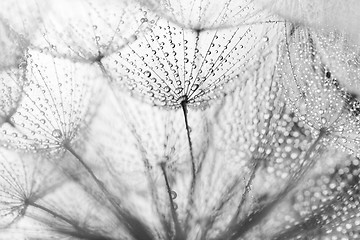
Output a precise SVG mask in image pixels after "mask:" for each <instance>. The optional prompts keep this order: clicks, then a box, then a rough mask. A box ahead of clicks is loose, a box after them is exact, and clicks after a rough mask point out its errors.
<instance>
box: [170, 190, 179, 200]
mask: <svg viewBox="0 0 360 240" xmlns="http://www.w3.org/2000/svg"><path fill="white" fill-rule="evenodd" d="M170 195H171V198H172V199H175V198H176V197H177V193H176V192H175V191H171V192H170Z"/></svg>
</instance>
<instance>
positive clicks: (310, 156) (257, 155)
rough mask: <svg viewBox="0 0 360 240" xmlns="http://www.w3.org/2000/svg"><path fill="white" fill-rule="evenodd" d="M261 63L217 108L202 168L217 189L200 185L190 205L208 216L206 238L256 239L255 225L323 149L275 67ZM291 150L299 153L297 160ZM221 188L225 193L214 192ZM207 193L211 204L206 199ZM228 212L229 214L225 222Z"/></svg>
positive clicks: (268, 213) (286, 193)
mask: <svg viewBox="0 0 360 240" xmlns="http://www.w3.org/2000/svg"><path fill="white" fill-rule="evenodd" d="M274 58H276V56H274ZM273 60H274V59H273ZM261 66H262V67H261V68H259V69H257V71H255V73H254V75H253V76H252V78H250V79H248V80H247V82H246V84H245V85H244V86H242V87H239V88H237V89H236V90H235V91H234V92H233V93H232V94H231V95H230V94H229V95H228V96H227V97H226V98H225V102H224V103H223V104H221V105H220V110H218V111H215V115H214V119H215V123H216V124H215V125H214V129H213V136H214V143H213V145H214V147H213V148H212V150H211V151H210V153H208V156H211V158H210V159H208V161H209V162H208V163H207V164H208V165H206V164H205V166H206V167H205V166H204V169H203V170H202V171H206V173H207V174H206V173H203V174H204V180H203V181H204V182H209V183H208V185H209V187H210V189H211V190H213V191H209V192H208V193H207V192H203V191H200V190H199V189H200V188H197V189H198V190H199V192H198V193H196V196H197V197H198V198H199V199H197V202H198V203H197V204H196V205H195V206H194V207H193V209H192V210H193V211H195V212H196V210H195V209H202V212H201V213H198V216H197V217H198V218H200V216H202V218H205V219H208V226H207V228H204V229H202V233H201V234H202V235H201V236H202V238H203V239H207V238H209V237H210V236H211V238H212V239H238V238H240V237H245V238H255V237H254V236H253V232H254V231H255V230H253V228H255V226H257V225H258V224H264V225H265V224H266V223H264V221H262V220H263V219H265V218H266V216H268V215H270V214H271V213H272V211H273V209H274V208H275V206H276V205H278V204H280V202H282V200H283V199H284V197H285V196H287V195H288V193H289V192H290V191H291V190H292V189H293V188H294V187H295V186H297V185H298V184H299V183H300V182H301V181H302V179H303V177H304V175H305V174H306V173H307V172H308V171H309V167H310V166H312V165H313V163H314V161H315V158H316V156H317V155H318V154H317V153H318V152H319V151H320V150H319V148H320V146H321V143H320V140H319V138H318V139H316V140H315V141H314V140H313V141H311V139H310V136H309V135H310V133H309V131H308V130H306V129H305V128H303V127H302V126H299V125H297V121H296V119H295V118H294V116H293V114H292V113H291V111H290V109H289V108H287V107H286V105H285V100H284V99H283V98H282V95H281V94H279V92H280V93H281V90H282V89H281V88H280V85H279V83H278V82H276V78H274V73H275V69H274V66H273V65H272V64H271V63H269V64H268V65H267V64H264V65H261ZM260 76H267V77H266V78H261V77H260ZM291 151H298V152H300V153H301V154H298V155H297V156H296V157H295V158H294V159H293V158H292V157H291V154H289V153H290V152H291ZM220 160H221V161H220ZM234 169H237V170H236V171H234ZM225 172H226V173H228V174H224V173H225ZM209 175H211V176H213V177H211V178H209ZM230 176H231V177H230ZM199 182H202V181H199ZM219 186H222V189H224V192H219V195H215V194H214V193H213V192H214V191H215V189H216V188H219ZM224 186H226V187H224ZM273 186H277V187H276V188H275V189H274V188H273ZM212 187H214V189H213V188H212ZM202 188H204V187H202ZM201 195H205V197H204V196H201ZM206 196H207V197H208V198H210V199H211V201H207V204H209V206H206V205H205V206H204V204H203V202H202V201H204V200H203V198H206ZM201 200H202V201H201ZM205 207H206V208H205ZM209 213H210V214H209ZM199 215H200V216H199ZM225 216H230V217H228V218H226V220H225V221H224V218H225ZM192 224H194V223H193V222H192V223H191V224H190V225H192ZM214 228H216V229H219V230H218V232H216V231H213V230H212V229H214Z"/></svg>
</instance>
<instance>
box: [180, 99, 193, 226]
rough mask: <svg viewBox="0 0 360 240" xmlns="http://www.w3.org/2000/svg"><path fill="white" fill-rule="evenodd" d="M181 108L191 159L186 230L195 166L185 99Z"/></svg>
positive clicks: (191, 200) (191, 203)
mask: <svg viewBox="0 0 360 240" xmlns="http://www.w3.org/2000/svg"><path fill="white" fill-rule="evenodd" d="M181 107H182V110H183V114H184V120H185V127H186V134H187V139H188V143H189V149H190V157H191V167H192V169H191V170H192V179H191V186H190V193H189V202H188V204H187V206H188V207H187V214H186V215H187V217H186V220H185V224H186V229H187V228H188V223H189V219H190V214H191V210H192V207H193V204H194V199H193V198H194V192H195V185H196V166H195V159H194V153H193V147H192V141H191V136H190V128H189V123H188V116H187V113H188V110H187V98H186V99H185V100H183V101H182V102H181Z"/></svg>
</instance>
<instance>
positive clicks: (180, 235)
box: [160, 162, 185, 240]
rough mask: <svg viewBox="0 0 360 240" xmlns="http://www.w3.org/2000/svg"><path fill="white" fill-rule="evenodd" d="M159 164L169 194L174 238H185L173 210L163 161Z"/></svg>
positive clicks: (175, 239)
mask: <svg viewBox="0 0 360 240" xmlns="http://www.w3.org/2000/svg"><path fill="white" fill-rule="evenodd" d="M160 166H161V170H162V173H163V175H164V179H165V183H166V188H167V192H168V196H169V201H170V208H171V215H172V218H173V221H174V225H175V237H174V240H180V239H185V238H184V234H183V231H182V229H181V227H180V223H179V219H178V217H177V213H176V210H175V207H174V200H173V198H172V195H171V187H170V184H169V180H168V177H167V175H166V169H165V163H164V162H162V163H161V164H160Z"/></svg>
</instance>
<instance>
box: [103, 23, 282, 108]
mask: <svg viewBox="0 0 360 240" xmlns="http://www.w3.org/2000/svg"><path fill="white" fill-rule="evenodd" d="M278 27H279V24H275V23H267V24H254V25H250V26H242V27H239V28H233V29H227V30H208V31H205V30H204V31H201V30H190V29H184V28H180V27H178V26H176V25H174V24H172V23H170V22H167V21H165V20H159V21H158V24H157V26H156V27H154V28H153V29H151V30H150V31H149V32H148V33H147V34H143V35H141V37H140V38H139V39H138V40H137V41H136V42H134V43H132V44H129V45H128V46H127V47H126V48H124V49H122V50H121V51H120V52H118V53H117V54H112V55H110V56H109V57H106V58H104V59H103V61H102V63H103V65H104V69H105V70H106V72H108V73H109V75H110V77H111V79H112V81H113V82H114V84H115V85H117V87H118V88H120V89H124V90H125V89H129V90H130V91H131V92H133V93H134V94H136V95H137V96H143V98H144V100H146V101H151V102H152V103H154V104H156V105H159V106H166V107H181V103H182V102H186V104H187V105H189V106H199V105H201V104H204V103H206V102H207V101H209V100H210V99H217V98H218V97H220V96H221V95H222V93H224V92H226V85H227V84H228V83H229V82H232V81H234V80H235V78H236V77H240V80H238V81H241V79H242V76H244V75H246V74H247V69H251V64H253V63H254V62H256V61H257V59H259V58H261V56H264V57H266V56H267V54H270V53H271V52H273V51H276V50H275V49H273V47H274V46H273V45H272V43H276V42H277V37H278V33H277V30H278ZM263 36H267V37H269V38H270V39H271V41H270V42H263V41H261V39H262V37H263Z"/></svg>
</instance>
